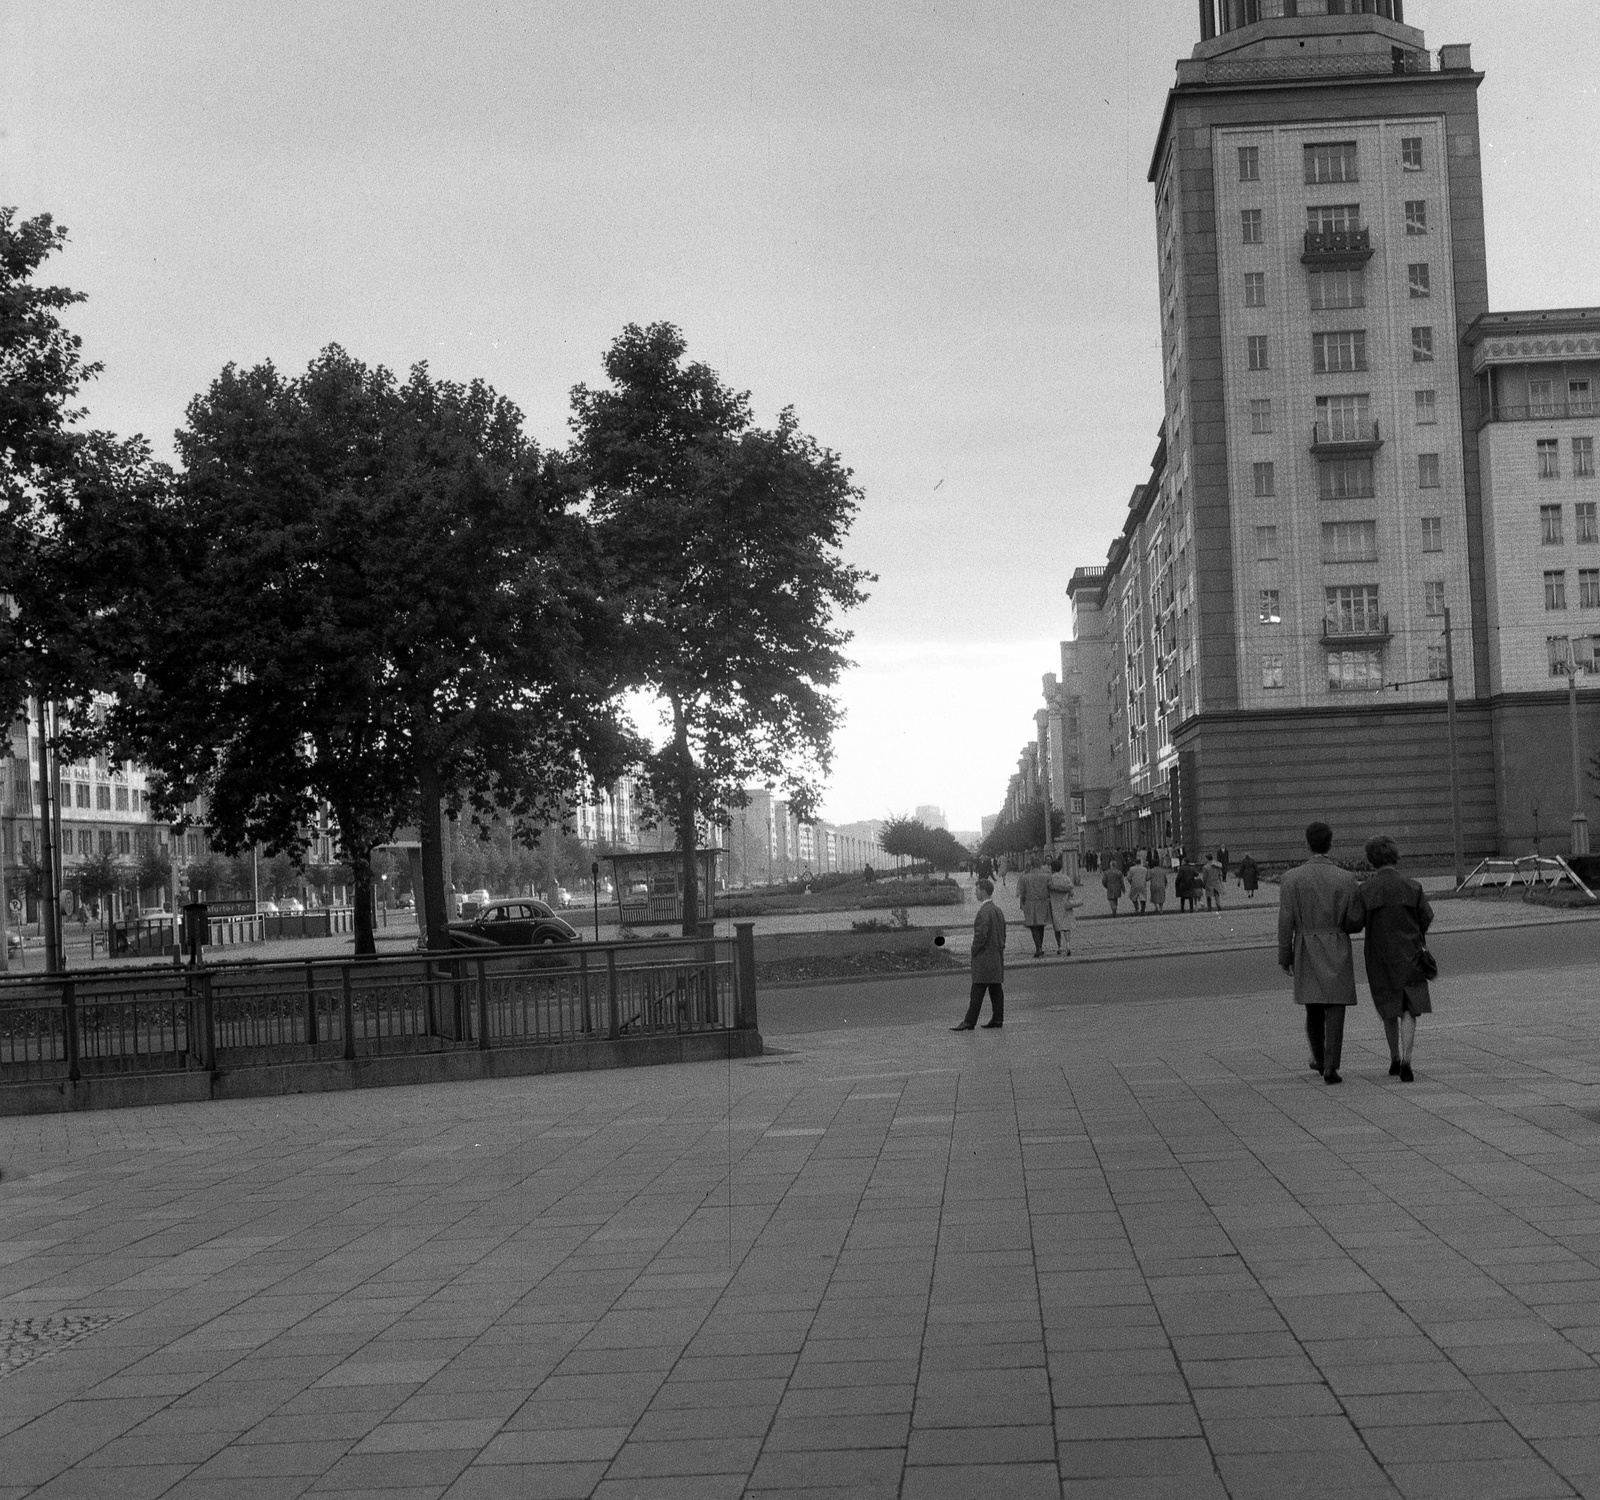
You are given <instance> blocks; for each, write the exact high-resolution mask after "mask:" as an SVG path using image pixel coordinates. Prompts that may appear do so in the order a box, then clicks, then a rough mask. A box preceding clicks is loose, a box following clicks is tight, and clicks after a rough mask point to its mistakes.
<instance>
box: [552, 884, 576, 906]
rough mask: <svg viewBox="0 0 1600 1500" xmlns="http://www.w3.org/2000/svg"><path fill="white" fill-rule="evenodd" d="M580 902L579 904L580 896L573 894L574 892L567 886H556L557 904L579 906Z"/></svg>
mask: <svg viewBox="0 0 1600 1500" xmlns="http://www.w3.org/2000/svg"><path fill="white" fill-rule="evenodd" d="M578 904H579V903H578V898H577V897H576V896H574V895H573V894H572V892H571V891H569V890H568V889H567V888H566V886H564V885H558V886H557V887H556V905H557V906H560V907H568V906H577V905H578Z"/></svg>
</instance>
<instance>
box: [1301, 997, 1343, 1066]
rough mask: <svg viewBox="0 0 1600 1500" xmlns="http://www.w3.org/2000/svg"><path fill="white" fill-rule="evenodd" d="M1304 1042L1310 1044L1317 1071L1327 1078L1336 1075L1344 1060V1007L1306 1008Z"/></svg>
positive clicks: (1317, 1006)
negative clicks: (1331, 1074) (1329, 1075)
mask: <svg viewBox="0 0 1600 1500" xmlns="http://www.w3.org/2000/svg"><path fill="white" fill-rule="evenodd" d="M1305 1009H1306V1040H1307V1041H1308V1042H1310V1043H1311V1059H1312V1061H1313V1062H1315V1063H1316V1065H1317V1071H1318V1072H1319V1073H1321V1074H1322V1075H1323V1077H1327V1075H1328V1074H1329V1073H1337V1072H1338V1071H1339V1064H1340V1063H1341V1062H1342V1061H1343V1060H1344V1013H1345V1011H1346V1010H1348V1009H1349V1007H1348V1006H1345V1005H1308V1006H1306V1008H1305Z"/></svg>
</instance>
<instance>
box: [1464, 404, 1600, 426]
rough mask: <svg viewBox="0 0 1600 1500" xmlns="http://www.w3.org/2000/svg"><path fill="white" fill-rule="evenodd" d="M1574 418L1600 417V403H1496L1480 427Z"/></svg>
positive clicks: (1482, 420)
mask: <svg viewBox="0 0 1600 1500" xmlns="http://www.w3.org/2000/svg"><path fill="white" fill-rule="evenodd" d="M1572 417H1583V418H1588V419H1591V420H1592V419H1593V418H1595V417H1600V401H1596V400H1594V399H1593V398H1590V399H1588V400H1585V401H1537V402H1535V403H1534V404H1533V405H1532V406H1506V405H1504V404H1502V403H1500V402H1496V403H1495V404H1494V405H1493V406H1491V407H1490V408H1489V410H1488V411H1487V412H1486V413H1484V415H1483V417H1482V419H1481V420H1480V421H1479V424H1478V425H1479V426H1480V427H1487V426H1488V425H1489V424H1490V423H1491V422H1563V421H1566V420H1568V419H1569V418H1572Z"/></svg>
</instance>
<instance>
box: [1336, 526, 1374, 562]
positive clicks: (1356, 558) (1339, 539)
mask: <svg viewBox="0 0 1600 1500" xmlns="http://www.w3.org/2000/svg"><path fill="white" fill-rule="evenodd" d="M1322 560H1323V562H1325V563H1342V562H1376V561H1377V560H1378V523H1377V522H1376V521H1324V522H1323V523H1322Z"/></svg>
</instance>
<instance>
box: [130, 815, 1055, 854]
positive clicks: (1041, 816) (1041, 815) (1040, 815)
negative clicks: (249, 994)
mask: <svg viewBox="0 0 1600 1500" xmlns="http://www.w3.org/2000/svg"><path fill="white" fill-rule="evenodd" d="M1040 816H1041V817H1042V816H1043V814H1040ZM100 852H101V853H102V854H109V853H111V830H110V829H109V828H102V829H101V830H100Z"/></svg>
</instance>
